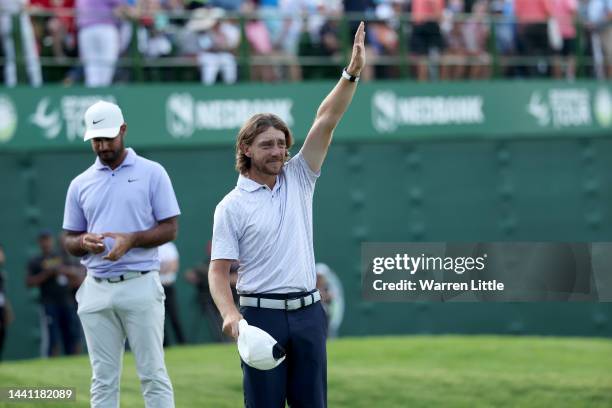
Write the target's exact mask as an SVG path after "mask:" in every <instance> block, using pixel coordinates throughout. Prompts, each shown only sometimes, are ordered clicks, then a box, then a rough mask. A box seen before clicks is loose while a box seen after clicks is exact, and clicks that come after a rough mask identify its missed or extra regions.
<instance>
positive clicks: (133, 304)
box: [63, 101, 180, 408]
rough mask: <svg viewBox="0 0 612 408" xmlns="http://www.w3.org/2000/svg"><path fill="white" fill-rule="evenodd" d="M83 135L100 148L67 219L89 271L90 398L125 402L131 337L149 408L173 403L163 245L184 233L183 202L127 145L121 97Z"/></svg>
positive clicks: (102, 105)
mask: <svg viewBox="0 0 612 408" xmlns="http://www.w3.org/2000/svg"><path fill="white" fill-rule="evenodd" d="M85 124H86V132H85V141H88V140H90V141H91V146H92V148H93V151H94V152H95V153H96V155H97V156H98V157H97V158H96V161H95V163H94V164H93V165H92V166H91V167H89V168H88V169H87V170H85V171H84V172H83V173H81V174H80V175H78V176H77V177H76V178H75V179H74V180H72V182H71V183H70V187H68V194H67V197H66V206H65V210H64V224H63V228H64V230H65V231H66V247H67V250H68V251H69V252H70V253H71V254H73V255H75V256H80V257H82V260H81V263H82V264H83V265H85V266H86V267H87V278H86V279H85V281H84V282H83V284H82V285H81V287H80V288H79V290H78V291H77V294H76V300H77V302H78V305H79V306H78V314H79V318H80V319H81V324H82V325H83V331H84V333H85V338H86V340H87V348H88V350H89V358H90V361H91V366H92V370H93V376H92V384H91V406H92V407H95V408H111V407H112V408H116V407H119V379H120V375H121V366H122V360H123V350H124V346H125V340H126V338H127V339H128V341H129V344H130V348H131V349H132V351H133V353H134V357H135V360H136V368H137V371H138V375H139V377H140V382H141V390H142V393H143V396H144V400H145V406H146V407H147V408H154V407H159V408H172V407H174V396H173V390H172V384H171V383H170V379H169V378H168V374H167V372H166V367H165V363H164V351H163V333H164V289H163V287H162V284H161V282H160V279H159V258H158V253H157V247H158V246H159V245H162V244H164V243H166V242H168V241H172V240H174V239H175V238H176V234H177V230H178V215H179V214H180V211H179V207H178V203H177V201H176V197H175V195H174V190H173V188H172V183H171V182H170V178H169V177H168V174H167V173H166V171H165V170H164V168H163V167H162V166H161V165H160V164H158V163H156V162H153V161H150V160H147V159H145V158H143V157H140V156H138V155H137V154H136V152H134V150H132V149H130V148H127V149H126V148H125V147H124V138H125V135H126V131H127V124H126V123H125V122H124V120H123V114H122V113H121V109H119V107H118V106H117V105H115V104H112V103H108V102H102V101H100V102H97V103H95V104H94V105H92V106H91V107H89V109H87V111H86V112H85Z"/></svg>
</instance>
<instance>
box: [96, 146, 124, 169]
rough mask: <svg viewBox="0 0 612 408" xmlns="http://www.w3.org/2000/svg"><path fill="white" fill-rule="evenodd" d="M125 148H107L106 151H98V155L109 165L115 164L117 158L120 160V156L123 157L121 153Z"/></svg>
mask: <svg viewBox="0 0 612 408" xmlns="http://www.w3.org/2000/svg"><path fill="white" fill-rule="evenodd" d="M123 150H124V149H123V148H121V149H119V150H107V151H104V152H100V153H98V157H99V158H100V161H101V162H102V163H104V164H106V165H108V166H110V165H112V164H114V163H115V162H116V161H117V160H119V158H120V157H121V154H122V153H123Z"/></svg>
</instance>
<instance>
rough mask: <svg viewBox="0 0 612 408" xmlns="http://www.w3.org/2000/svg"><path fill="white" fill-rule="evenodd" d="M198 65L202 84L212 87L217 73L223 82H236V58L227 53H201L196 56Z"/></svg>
mask: <svg viewBox="0 0 612 408" xmlns="http://www.w3.org/2000/svg"><path fill="white" fill-rule="evenodd" d="M198 64H199V65H200V74H201V78H202V83H204V84H205V85H212V84H214V83H215V80H216V79H217V75H218V74H219V71H221V75H222V76H223V82H225V83H226V84H233V83H234V82H236V76H237V71H238V67H237V65H236V57H235V56H234V54H232V53H229V52H201V53H199V54H198Z"/></svg>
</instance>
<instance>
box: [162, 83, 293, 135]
mask: <svg viewBox="0 0 612 408" xmlns="http://www.w3.org/2000/svg"><path fill="white" fill-rule="evenodd" d="M292 108H293V100H292V99H290V98H279V99H212V100H206V101H198V100H195V99H194V98H193V96H191V95H190V94H188V93H173V94H171V95H170V96H169V97H168V99H167V100H166V128H167V130H168V133H170V135H171V136H172V137H174V138H184V137H191V136H192V135H193V133H194V132H196V131H202V130H229V129H240V128H241V127H242V125H243V124H244V122H245V121H246V120H247V119H249V118H250V117H251V116H253V115H254V114H256V113H261V112H270V113H274V114H276V115H278V116H279V117H280V118H281V119H283V120H284V121H285V123H287V125H288V126H292V125H293V115H292V113H291V109H292Z"/></svg>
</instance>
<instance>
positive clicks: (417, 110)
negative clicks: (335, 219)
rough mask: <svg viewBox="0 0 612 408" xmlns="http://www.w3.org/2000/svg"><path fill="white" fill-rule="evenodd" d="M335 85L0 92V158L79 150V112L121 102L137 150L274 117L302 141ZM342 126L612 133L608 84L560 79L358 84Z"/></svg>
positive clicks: (368, 131) (347, 131)
mask: <svg viewBox="0 0 612 408" xmlns="http://www.w3.org/2000/svg"><path fill="white" fill-rule="evenodd" d="M333 86H334V83H333V82H314V83H304V84H284V85H279V84H245V85H235V86H221V85H219V86H214V87H202V86H199V85H195V86H194V85H168V84H157V85H155V86H152V85H134V86H126V87H114V88H99V89H86V88H60V87H44V88H41V89H32V88H18V89H5V90H2V91H0V151H16V150H39V149H43V150H44V149H66V148H69V149H70V148H85V147H86V145H84V144H83V143H82V135H83V131H84V123H83V113H84V112H85V110H86V109H87V107H88V106H90V105H91V104H92V103H94V102H95V101H97V100H99V99H104V100H109V101H114V102H116V103H118V104H119V105H120V106H121V107H122V109H123V112H124V117H125V119H126V122H127V123H128V137H129V144H130V145H131V146H134V147H179V148H180V147H189V146H207V145H228V144H233V143H234V140H235V137H236V133H237V132H238V130H239V129H240V126H241V125H242V123H244V121H245V120H246V119H248V118H249V117H250V116H251V115H253V114H255V113H258V112H273V113H276V114H278V115H279V116H280V117H281V118H283V119H284V120H285V121H286V122H287V123H288V124H289V126H290V127H291V128H292V129H293V132H294V135H295V137H296V139H297V140H298V141H299V140H303V139H304V137H305V136H306V134H307V133H308V129H309V127H310V125H311V124H312V121H313V119H314V116H315V113H316V110H317V107H318V106H319V104H320V102H321V101H322V99H323V98H324V97H325V95H326V94H327V93H328V92H329V91H330V90H331V89H332V87H333ZM358 86H359V88H358V91H357V93H356V95H355V99H354V100H353V103H352V105H351V107H350V109H349V111H348V112H347V113H346V115H345V117H344V119H343V121H342V123H341V124H340V126H339V127H338V129H337V131H336V134H335V138H336V140H340V141H350V140H359V141H377V140H381V141H382V140H385V141H388V140H410V139H414V138H423V137H426V138H446V137H458V136H459V137H483V138H494V137H504V138H505V137H538V136H562V135H588V136H594V135H601V136H605V135H608V134H610V133H611V132H612V83H610V82H594V81H585V82H576V83H564V82H558V81H524V82H519V81H516V82H469V83H468V82H463V83H437V84H416V83H414V82H402V81H389V82H376V83H364V84H359V85H358Z"/></svg>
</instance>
